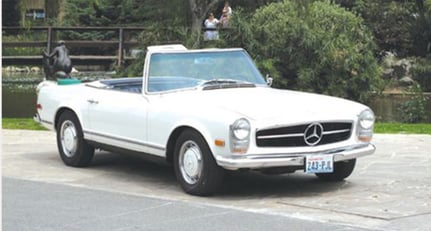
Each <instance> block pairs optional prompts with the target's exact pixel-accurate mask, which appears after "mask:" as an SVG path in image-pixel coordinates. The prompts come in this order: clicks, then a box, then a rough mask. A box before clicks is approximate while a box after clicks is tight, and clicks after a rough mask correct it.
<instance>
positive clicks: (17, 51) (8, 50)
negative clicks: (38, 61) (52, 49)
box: [2, 33, 46, 56]
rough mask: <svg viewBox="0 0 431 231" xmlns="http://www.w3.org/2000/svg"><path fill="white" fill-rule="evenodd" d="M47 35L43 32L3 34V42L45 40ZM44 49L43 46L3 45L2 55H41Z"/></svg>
mask: <svg viewBox="0 0 431 231" xmlns="http://www.w3.org/2000/svg"><path fill="white" fill-rule="evenodd" d="M45 36H46V35H43V34H36V33H33V34H28V33H23V34H18V35H7V36H2V40H3V42H18V41H19V42H30V41H43V40H44V39H46V38H45ZM42 52H43V49H42V48H41V47H5V46H2V55H4V56H8V55H10V56H13V55H41V54H42Z"/></svg>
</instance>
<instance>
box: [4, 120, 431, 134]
mask: <svg viewBox="0 0 431 231" xmlns="http://www.w3.org/2000/svg"><path fill="white" fill-rule="evenodd" d="M2 127H3V128H4V129H25V130H46V129H45V128H44V127H42V126H41V125H39V124H38V123H36V122H35V121H33V119H29V118H18V119H16V118H2ZM374 132H375V133H387V134H428V135H431V124H403V123H376V125H375V126H374Z"/></svg>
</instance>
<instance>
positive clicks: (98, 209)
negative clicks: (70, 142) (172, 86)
mask: <svg viewBox="0 0 431 231" xmlns="http://www.w3.org/2000/svg"><path fill="white" fill-rule="evenodd" d="M374 143H375V144H376V146H377V152H376V153H375V154H374V155H372V156H368V157H364V158H361V159H359V161H358V163H357V168H356V170H355V172H354V173H353V175H352V176H351V177H349V178H348V180H347V181H344V182H340V183H323V182H319V181H317V180H316V178H315V177H314V176H311V175H306V174H302V173H299V174H298V173H297V174H285V175H281V176H267V175H262V174H259V173H254V172H248V173H235V174H230V175H229V177H228V178H227V179H226V182H225V184H224V186H223V189H222V191H221V193H220V194H218V195H216V196H214V197H209V198H201V197H194V196H189V195H187V194H184V193H183V192H182V191H181V189H180V188H179V186H178V184H177V183H176V181H175V176H174V174H173V171H172V169H171V168H170V167H167V166H159V165H156V164H152V163H148V162H145V161H142V160H140V159H138V158H136V157H130V156H123V155H119V154H115V153H114V154H112V153H105V152H99V153H97V155H96V158H95V160H94V164H93V165H92V166H91V167H89V168H70V167H66V166H64V165H63V163H62V162H61V160H60V158H59V156H58V154H57V150H56V144H55V135H54V133H52V132H44V131H43V132H40V131H19V130H18V131H16V130H15V131H12V130H3V131H2V147H3V150H2V151H3V153H2V171H3V228H4V229H5V230H34V227H36V228H39V229H40V230H58V229H59V228H62V229H63V228H64V229H68V230H76V229H80V230H83V229H84V230H85V229H87V230H90V229H91V230H106V229H110V230H140V228H142V229H145V230H171V229H174V230H216V229H217V230H220V229H225V230H262V229H263V228H264V227H270V228H269V229H268V230H270V229H272V230H286V227H289V230H301V229H302V230H310V229H312V230H358V229H362V230H368V229H369V230H431V136H429V135H376V136H375V139H374ZM14 227H19V229H15V228H14ZM227 227H233V229H228V228H227ZM265 229H266V228H265Z"/></svg>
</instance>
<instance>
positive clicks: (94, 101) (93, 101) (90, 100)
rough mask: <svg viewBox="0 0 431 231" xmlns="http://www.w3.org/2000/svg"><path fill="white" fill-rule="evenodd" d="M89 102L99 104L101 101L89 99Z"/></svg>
mask: <svg viewBox="0 0 431 231" xmlns="http://www.w3.org/2000/svg"><path fill="white" fill-rule="evenodd" d="M87 102H89V103H91V104H98V103H99V101H96V100H94V99H89V100H87Z"/></svg>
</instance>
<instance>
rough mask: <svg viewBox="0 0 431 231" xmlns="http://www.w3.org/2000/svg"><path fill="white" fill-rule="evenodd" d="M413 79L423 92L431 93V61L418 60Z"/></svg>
mask: <svg viewBox="0 0 431 231" xmlns="http://www.w3.org/2000/svg"><path fill="white" fill-rule="evenodd" d="M412 75H413V79H414V80H416V81H417V82H418V83H419V84H420V86H421V87H422V90H423V91H425V92H431V59H425V58H418V59H416V62H415V65H414V66H413V68H412Z"/></svg>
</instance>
